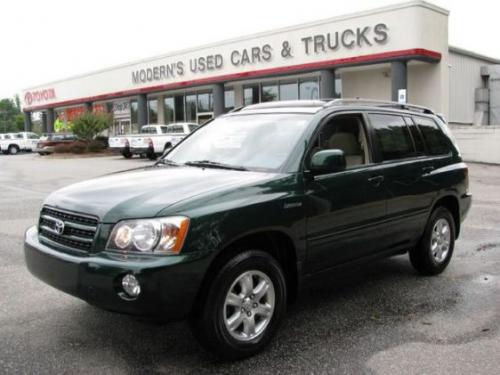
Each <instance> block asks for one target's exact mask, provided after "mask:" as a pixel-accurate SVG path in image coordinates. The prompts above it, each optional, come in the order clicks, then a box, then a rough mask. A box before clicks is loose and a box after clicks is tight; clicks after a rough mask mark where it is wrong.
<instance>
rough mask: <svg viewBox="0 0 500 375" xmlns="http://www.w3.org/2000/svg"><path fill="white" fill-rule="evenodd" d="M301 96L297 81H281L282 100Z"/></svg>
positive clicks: (295, 98)
mask: <svg viewBox="0 0 500 375" xmlns="http://www.w3.org/2000/svg"><path fill="white" fill-rule="evenodd" d="M298 98H299V92H298V85H297V82H290V83H281V82H280V100H297V99H298Z"/></svg>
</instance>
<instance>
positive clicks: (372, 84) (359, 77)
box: [340, 66, 391, 100]
mask: <svg viewBox="0 0 500 375" xmlns="http://www.w3.org/2000/svg"><path fill="white" fill-rule="evenodd" d="M390 74H391V68H390V66H388V67H384V68H378V69H365V70H358V69H356V70H353V71H348V72H341V73H340V77H341V78H342V97H344V98H355V97H358V96H359V97H361V98H364V99H376V100H391V76H390Z"/></svg>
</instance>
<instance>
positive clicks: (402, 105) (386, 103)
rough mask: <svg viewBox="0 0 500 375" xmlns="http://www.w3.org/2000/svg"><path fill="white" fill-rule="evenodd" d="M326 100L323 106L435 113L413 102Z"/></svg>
mask: <svg viewBox="0 0 500 375" xmlns="http://www.w3.org/2000/svg"><path fill="white" fill-rule="evenodd" d="M325 100H326V101H327V102H326V103H325V105H324V107H331V106H337V105H357V104H359V105H366V106H371V107H383V108H395V109H403V110H407V111H413V112H419V113H424V114H430V115H435V114H436V113H435V112H434V111H433V110H432V109H430V108H427V107H423V106H420V105H414V104H406V103H398V102H391V101H384V100H372V99H360V98H347V99H331V100H330V99H325Z"/></svg>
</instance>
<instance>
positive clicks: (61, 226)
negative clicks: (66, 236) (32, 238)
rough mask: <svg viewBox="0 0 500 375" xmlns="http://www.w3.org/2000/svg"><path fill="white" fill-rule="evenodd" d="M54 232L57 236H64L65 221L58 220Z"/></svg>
mask: <svg viewBox="0 0 500 375" xmlns="http://www.w3.org/2000/svg"><path fill="white" fill-rule="evenodd" d="M54 230H55V231H56V233H57V234H63V232H64V221H62V220H56V221H55V225H54Z"/></svg>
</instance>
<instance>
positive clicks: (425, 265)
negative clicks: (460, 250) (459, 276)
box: [410, 207, 455, 275]
mask: <svg viewBox="0 0 500 375" xmlns="http://www.w3.org/2000/svg"><path fill="white" fill-rule="evenodd" d="M454 247H455V221H454V220H453V216H452V214H451V213H450V211H449V210H448V209H447V208H445V207H438V208H436V209H435V210H434V211H433V212H432V214H431V216H430V217H429V220H428V221H427V225H426V228H425V231H424V235H423V236H422V239H421V240H420V243H419V244H418V246H417V247H416V248H414V249H412V250H410V261H411V264H412V265H413V267H415V269H416V270H417V271H418V272H419V273H421V274H423V275H437V274H439V273H441V272H443V271H444V269H445V268H446V267H447V266H448V263H450V260H451V256H452V255H453V249H454Z"/></svg>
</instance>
